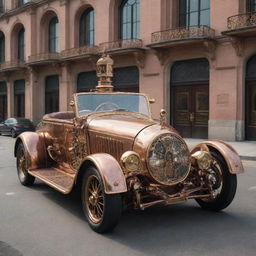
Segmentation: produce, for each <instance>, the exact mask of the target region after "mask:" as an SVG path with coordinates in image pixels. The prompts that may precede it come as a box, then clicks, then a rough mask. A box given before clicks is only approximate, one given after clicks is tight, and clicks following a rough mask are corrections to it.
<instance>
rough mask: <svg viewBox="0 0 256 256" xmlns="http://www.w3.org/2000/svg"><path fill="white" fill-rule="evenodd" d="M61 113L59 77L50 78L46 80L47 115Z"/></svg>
mask: <svg viewBox="0 0 256 256" xmlns="http://www.w3.org/2000/svg"><path fill="white" fill-rule="evenodd" d="M58 111H59V76H56V75H55V76H48V77H46V80H45V113H46V114H48V113H52V112H58Z"/></svg>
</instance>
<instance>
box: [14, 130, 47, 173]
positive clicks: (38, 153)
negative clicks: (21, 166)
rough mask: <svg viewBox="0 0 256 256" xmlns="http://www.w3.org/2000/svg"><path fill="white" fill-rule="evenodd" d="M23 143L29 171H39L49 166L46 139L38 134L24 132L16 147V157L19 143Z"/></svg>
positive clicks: (19, 137) (17, 140)
mask: <svg viewBox="0 0 256 256" xmlns="http://www.w3.org/2000/svg"><path fill="white" fill-rule="evenodd" d="M20 142H22V143H23V145H24V147H25V149H26V153H27V154H28V155H27V159H28V162H27V167H28V169H30V170H32V169H37V168H43V167H46V166H47V154H46V149H45V143H44V137H43V135H40V134H38V133H36V132H23V133H22V134H21V135H19V136H18V137H17V139H16V142H15V146H14V156H15V157H16V154H17V149H18V145H19V143H20Z"/></svg>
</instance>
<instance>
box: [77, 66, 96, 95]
mask: <svg viewBox="0 0 256 256" xmlns="http://www.w3.org/2000/svg"><path fill="white" fill-rule="evenodd" d="M97 83H98V78H97V75H96V71H89V72H82V73H80V74H79V75H78V77H77V92H89V91H90V90H91V89H95V88H96V85H97Z"/></svg>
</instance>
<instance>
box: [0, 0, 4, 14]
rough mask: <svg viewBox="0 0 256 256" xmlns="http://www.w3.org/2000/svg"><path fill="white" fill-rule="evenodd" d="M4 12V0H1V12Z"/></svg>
mask: <svg viewBox="0 0 256 256" xmlns="http://www.w3.org/2000/svg"><path fill="white" fill-rule="evenodd" d="M2 12H4V0H0V13H2Z"/></svg>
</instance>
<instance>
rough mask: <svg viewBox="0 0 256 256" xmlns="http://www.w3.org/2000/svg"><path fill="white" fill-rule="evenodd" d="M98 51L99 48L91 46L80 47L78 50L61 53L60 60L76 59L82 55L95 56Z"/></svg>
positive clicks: (73, 49) (72, 49)
mask: <svg viewBox="0 0 256 256" xmlns="http://www.w3.org/2000/svg"><path fill="white" fill-rule="evenodd" d="M98 51H99V47H98V46H95V45H92V46H81V47H78V48H71V49H67V50H64V51H62V52H61V57H62V58H68V57H77V56H80V55H84V54H96V53H98Z"/></svg>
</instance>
